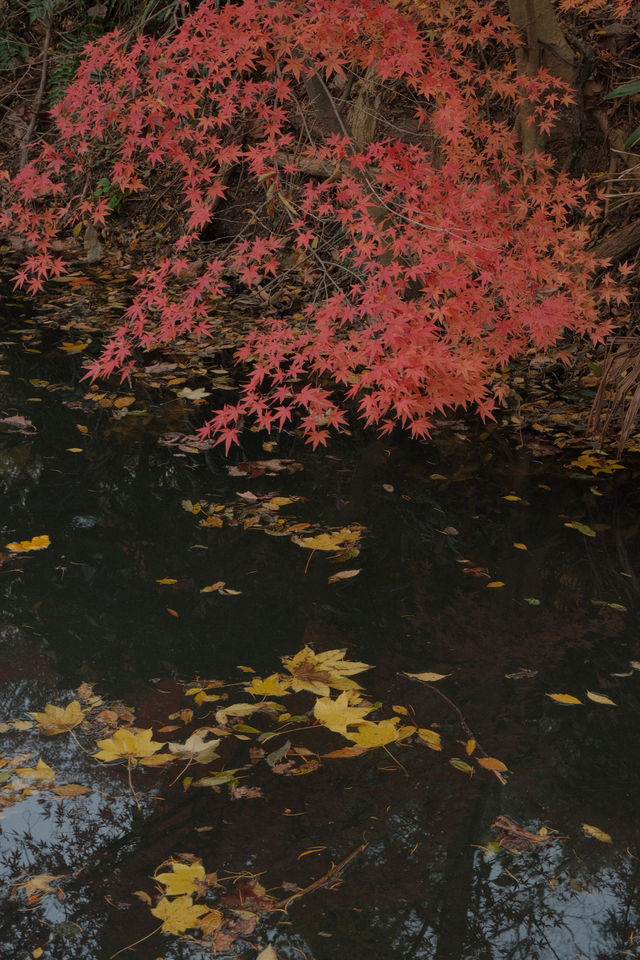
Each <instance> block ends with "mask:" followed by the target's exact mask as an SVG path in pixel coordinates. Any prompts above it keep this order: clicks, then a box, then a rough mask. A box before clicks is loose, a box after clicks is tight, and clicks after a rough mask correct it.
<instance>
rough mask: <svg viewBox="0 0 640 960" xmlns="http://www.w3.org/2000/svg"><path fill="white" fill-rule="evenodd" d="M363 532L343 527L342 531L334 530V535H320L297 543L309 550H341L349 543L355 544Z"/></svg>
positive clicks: (300, 539)
mask: <svg viewBox="0 0 640 960" xmlns="http://www.w3.org/2000/svg"><path fill="white" fill-rule="evenodd" d="M361 535H362V530H351V529H350V528H349V527H342V529H341V530H334V531H333V532H332V533H319V534H318V535H317V536H315V537H300V538H299V539H298V540H296V543H297V544H298V545H299V546H301V547H306V549H307V550H341V549H342V548H344V547H345V546H346V545H347V544H348V543H353V542H355V541H356V540H359V539H360V536H361Z"/></svg>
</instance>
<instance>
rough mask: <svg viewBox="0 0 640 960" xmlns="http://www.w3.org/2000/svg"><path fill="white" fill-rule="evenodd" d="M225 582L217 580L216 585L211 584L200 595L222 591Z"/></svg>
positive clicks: (203, 588)
mask: <svg viewBox="0 0 640 960" xmlns="http://www.w3.org/2000/svg"><path fill="white" fill-rule="evenodd" d="M225 582H226V581H225V580H216V582H215V583H210V584H209V586H208V587H202V589H201V590H200V593H215V592H216V590H220V588H221V587H224V585H225Z"/></svg>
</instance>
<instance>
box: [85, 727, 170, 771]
mask: <svg viewBox="0 0 640 960" xmlns="http://www.w3.org/2000/svg"><path fill="white" fill-rule="evenodd" d="M152 736H153V730H135V729H134V728H133V727H131V728H129V729H127V730H116V732H115V733H114V735H113V736H112V737H110V738H108V739H106V740H98V746H99V747H100V750H98V752H97V753H94V754H93V756H94V757H95V758H96V760H102V761H103V762H104V763H109V762H110V761H111V760H128V761H129V762H131V763H134V764H135V763H138V761H140V760H142V761H144V760H145V759H147V758H148V757H151V756H152V755H153V754H154V753H156V752H157V751H158V750H160V748H161V747H163V746H164V743H156V742H155V741H154V740H152V739H151V737H152Z"/></svg>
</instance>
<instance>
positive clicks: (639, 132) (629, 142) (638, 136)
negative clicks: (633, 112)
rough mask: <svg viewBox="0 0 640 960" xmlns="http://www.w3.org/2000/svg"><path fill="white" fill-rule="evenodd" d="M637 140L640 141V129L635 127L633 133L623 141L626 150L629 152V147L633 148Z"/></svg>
mask: <svg viewBox="0 0 640 960" xmlns="http://www.w3.org/2000/svg"><path fill="white" fill-rule="evenodd" d="M638 140H640V127H636V129H635V130H634V131H633V133H632V134H631V135H630V136H628V137H627V139H626V140H625V142H624V145H625V147H626V149H627V150H630V149H631V147H633V146H635V144H636V143H637V142H638Z"/></svg>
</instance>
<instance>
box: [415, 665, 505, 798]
mask: <svg viewBox="0 0 640 960" xmlns="http://www.w3.org/2000/svg"><path fill="white" fill-rule="evenodd" d="M398 676H400V677H406V676H407V674H405V673H400V674H398ZM409 679H410V680H417V681H418V683H422V684H424V686H425V687H429V689H430V690H432V691H433V692H434V693H437V694H438V696H439V697H440V698H441V699H442V700H444V702H445V703H448V704H449V706H450V707H451V709H452V710H455V712H456V714H457V715H458V720H459V721H460V726H461V727H462V729H463V731H464V732H465V734H466V735H467V739H468V740H473V741H474V742H475V745H476V747H477V748H478V752H479V753H481V754H482V755H483V757H488V756H489V754H488V753H487V751H486V750H485V749H484V747H483V746H482V744H481V743H480V742H479V741H478V738H477V737H476V735H475V733H474V732H473V730H472V729H471V727H470V726H469V724H468V723H467V720H466V717H465V715H464V713H463V712H462V710H461V709H460V707H459V706H458V704H457V703H454V702H453V700H451V699H450V698H449V697H448V696H447V695H446V693H443V692H442V690H440V689H439V688H438V687H436V686H435V684H433V683H430V682H429V681H428V680H420V678H419V677H409ZM491 773H493V774H495V776H496V777H497V778H498V780H499V781H500V783H502V784H504V783H506V782H507V781H506V780H505V778H504V777H503V776H502V774H501V773H500V771H499V770H492V771H491Z"/></svg>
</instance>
